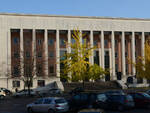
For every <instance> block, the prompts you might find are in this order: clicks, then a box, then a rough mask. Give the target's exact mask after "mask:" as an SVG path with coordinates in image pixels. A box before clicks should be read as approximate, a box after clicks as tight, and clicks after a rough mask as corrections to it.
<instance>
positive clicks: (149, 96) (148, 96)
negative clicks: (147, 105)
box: [142, 93, 150, 98]
mask: <svg viewBox="0 0 150 113" xmlns="http://www.w3.org/2000/svg"><path fill="white" fill-rule="evenodd" d="M142 94H143V96H144V97H146V98H150V95H148V94H147V93H142Z"/></svg>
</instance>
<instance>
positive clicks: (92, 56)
mask: <svg viewBox="0 0 150 113" xmlns="http://www.w3.org/2000/svg"><path fill="white" fill-rule="evenodd" d="M90 46H91V48H93V31H92V30H91V31H90ZM93 52H94V51H93V49H92V50H91V58H90V63H91V64H92V65H93V64H94V53H93Z"/></svg>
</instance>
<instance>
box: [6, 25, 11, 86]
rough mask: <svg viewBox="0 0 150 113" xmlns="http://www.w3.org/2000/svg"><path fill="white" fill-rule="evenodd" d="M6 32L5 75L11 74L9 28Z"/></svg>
mask: <svg viewBox="0 0 150 113" xmlns="http://www.w3.org/2000/svg"><path fill="white" fill-rule="evenodd" d="M8 29H9V30H8V34H7V75H9V76H11V30H10V28H8ZM7 87H8V86H7Z"/></svg>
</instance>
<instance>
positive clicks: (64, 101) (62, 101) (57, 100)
mask: <svg viewBox="0 0 150 113" xmlns="http://www.w3.org/2000/svg"><path fill="white" fill-rule="evenodd" d="M55 102H56V103H57V104H58V103H66V102H67V101H66V100H65V99H56V100H55Z"/></svg>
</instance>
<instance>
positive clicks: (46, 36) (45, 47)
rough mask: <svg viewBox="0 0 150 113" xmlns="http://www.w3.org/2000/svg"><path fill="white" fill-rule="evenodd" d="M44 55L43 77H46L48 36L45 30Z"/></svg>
mask: <svg viewBox="0 0 150 113" xmlns="http://www.w3.org/2000/svg"><path fill="white" fill-rule="evenodd" d="M44 49H45V50H44V53H45V61H44V62H45V63H44V64H45V75H46V76H48V69H49V68H48V34H47V29H45V30H44Z"/></svg>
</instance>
